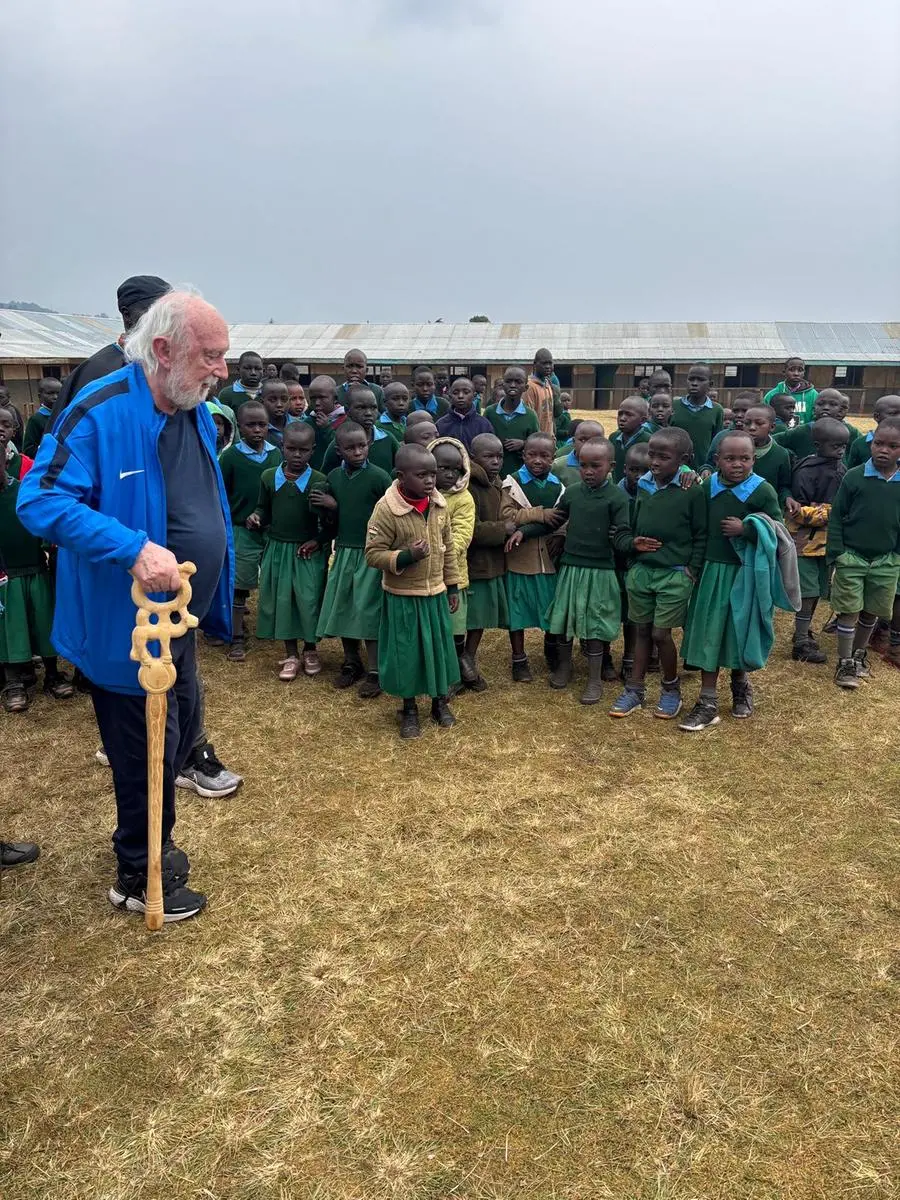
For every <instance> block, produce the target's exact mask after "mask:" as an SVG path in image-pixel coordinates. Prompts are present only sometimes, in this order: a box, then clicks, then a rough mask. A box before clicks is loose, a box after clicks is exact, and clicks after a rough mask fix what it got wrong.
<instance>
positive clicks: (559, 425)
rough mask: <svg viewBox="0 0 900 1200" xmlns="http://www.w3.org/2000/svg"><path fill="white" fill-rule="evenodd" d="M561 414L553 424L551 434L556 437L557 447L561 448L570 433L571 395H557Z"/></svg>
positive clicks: (567, 393)
mask: <svg viewBox="0 0 900 1200" xmlns="http://www.w3.org/2000/svg"><path fill="white" fill-rule="evenodd" d="M559 407H560V409H561V412H560V414H559V416H558V417H557V418H556V421H555V422H554V429H553V432H554V433H555V435H556V444H557V446H563V445H565V443H566V442H567V441H568V440H569V436H570V434H571V432H572V395H571V393H570V392H560V393H559Z"/></svg>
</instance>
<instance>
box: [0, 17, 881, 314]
mask: <svg viewBox="0 0 900 1200" xmlns="http://www.w3.org/2000/svg"><path fill="white" fill-rule="evenodd" d="M898 61H900V4H898V3H897V0H854V3H852V4H851V3H849V2H848V0H753V2H752V3H750V2H741V3H738V2H737V0H679V2H678V3H672V2H671V0H629V2H628V3H627V4H625V3H621V4H620V3H606V2H601V0H553V2H552V3H551V4H549V5H548V4H546V3H544V2H542V0H320V2H317V3H314V2H312V0H252V2H249V3H248V2H245V0H241V2H237V0H152V2H148V0H143V2H141V0H78V2H77V3H73V2H72V0H43V2H41V0H6V2H5V4H4V5H3V6H2V14H0V68H2V73H3V92H4V100H3V111H4V123H3V127H2V151H3V154H2V162H3V176H4V179H3V184H2V198H0V229H2V235H0V259H2V262H0V299H9V298H11V297H15V298H16V299H27V300H35V301H38V302H39V303H43V304H46V305H49V306H51V307H54V308H57V309H59V310H60V311H74V312H86V311H87V312H95V311H100V310H101V309H103V310H106V311H107V312H113V311H114V305H115V288H116V285H117V284H118V283H119V282H120V280H121V279H122V278H124V277H125V276H126V275H129V274H132V273H142V272H146V273H152V274H159V275H163V276H165V277H166V278H168V279H170V280H173V281H189V282H191V283H193V284H195V285H196V286H197V287H199V288H200V289H201V291H202V292H203V293H204V295H206V296H207V298H208V299H210V300H212V301H213V303H215V304H217V305H218V306H219V307H220V308H221V310H222V311H223V313H224V314H225V316H226V317H227V319H229V320H231V321H266V320H268V319H269V318H270V317H274V318H275V320H276V321H341V322H344V321H365V320H371V321H425V320H433V319H434V318H436V317H439V316H440V317H443V318H444V319H446V320H466V319H468V317H470V316H471V315H472V314H473V313H476V312H484V313H487V314H488V315H489V316H490V317H491V318H492V319H493V320H495V321H501V320H509V321H515V320H521V321H549V320H558V321H604V320H639V319H644V320H667V319H668V320H685V319H687V320H741V319H748V320H751V319H778V320H789V319H800V320H803V319H806V320H826V319H833V320H871V319H888V318H894V319H897V317H898V314H900V218H898V213H900V84H898V66H897V64H898Z"/></svg>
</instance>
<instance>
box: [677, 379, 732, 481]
mask: <svg viewBox="0 0 900 1200" xmlns="http://www.w3.org/2000/svg"><path fill="white" fill-rule="evenodd" d="M711 382H712V376H711V374H710V370H709V367H708V366H707V365H706V363H694V365H693V366H692V367H691V369H690V370H689V371H688V376H687V395H686V396H680V397H679V398H678V400H676V401H675V407H674V410H673V412H672V420H671V424H672V425H674V426H676V427H677V428H678V429H686V430H687V432H688V435H689V436H690V439H691V442H692V443H693V446H694V470H696V471H699V470H700V468H701V466H702V465H703V464H704V463H705V462H706V456H707V454H708V453H709V446H710V442H712V440H713V438H714V437H715V436H716V434H717V433H718V432H719V430H720V429H721V428H722V426H723V425H724V423H725V414H724V411H723V409H722V406H721V405H719V404H716V403H714V402H713V401H712V400H710V398H709V389H710V384H711Z"/></svg>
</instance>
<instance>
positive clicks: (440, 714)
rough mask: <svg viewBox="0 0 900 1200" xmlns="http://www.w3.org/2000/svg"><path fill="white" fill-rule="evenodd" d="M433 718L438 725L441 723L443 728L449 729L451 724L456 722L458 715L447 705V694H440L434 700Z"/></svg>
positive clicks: (432, 703) (432, 707)
mask: <svg viewBox="0 0 900 1200" xmlns="http://www.w3.org/2000/svg"><path fill="white" fill-rule="evenodd" d="M431 719H432V721H434V723H435V724H436V725H440V727H441V729H449V728H450V726H451V725H455V724H456V717H454V715H453V713H452V712H451V711H450V709H449V707H448V706H447V697H446V696H438V697H437V698H436V699H434V700H432V702H431Z"/></svg>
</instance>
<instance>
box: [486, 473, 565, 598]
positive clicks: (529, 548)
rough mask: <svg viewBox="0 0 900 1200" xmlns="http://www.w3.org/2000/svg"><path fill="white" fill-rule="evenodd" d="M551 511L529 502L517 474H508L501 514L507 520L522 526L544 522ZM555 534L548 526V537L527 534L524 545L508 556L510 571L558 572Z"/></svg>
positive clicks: (552, 573) (504, 482) (520, 572)
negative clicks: (553, 554) (553, 551)
mask: <svg viewBox="0 0 900 1200" xmlns="http://www.w3.org/2000/svg"><path fill="white" fill-rule="evenodd" d="M563 491H565V488H563ZM560 495H562V492H560ZM548 511H549V510H548V509H545V508H543V507H542V506H540V505H537V506H534V505H531V504H529V503H528V497H527V496H526V495H525V493H524V492H523V491H522V488H521V485H520V484H519V481H518V479H516V477H515V475H507V477H506V478H505V479H504V480H503V501H502V503H501V505H500V515H501V517H502V518H503V520H504V521H512V522H513V523H514V524H515V525H517V526H520V527H521V526H522V525H532V524H543V521H544V513H545V512H548ZM553 537H554V535H553V532H552V530H551V529H550V528H549V526H548V527H547V535H546V537H534V538H527V539H526V540H525V541H524V542H522V544H521V545H520V546H516V548H515V549H514V550H511V551H510V552H509V554H507V556H506V569H507V571H512V573H513V574H514V575H555V574H556V566H555V564H554V562H553V558H552V557H551V553H550V539H551V538H553Z"/></svg>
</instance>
